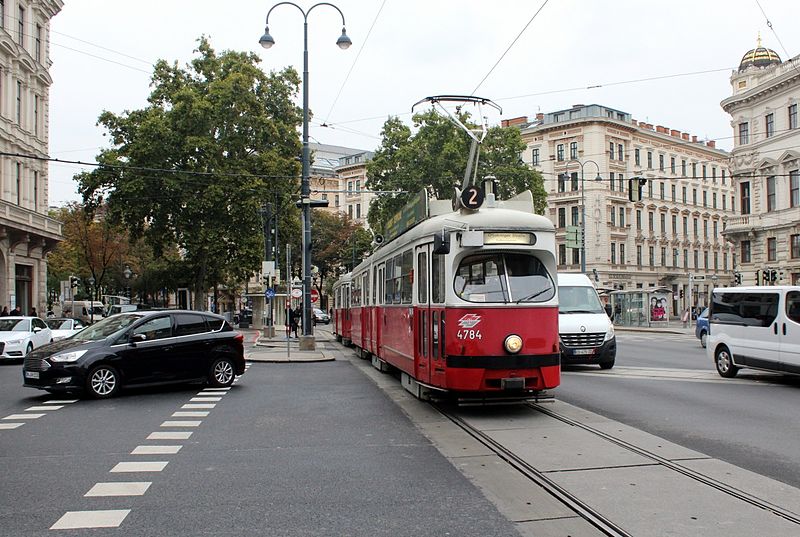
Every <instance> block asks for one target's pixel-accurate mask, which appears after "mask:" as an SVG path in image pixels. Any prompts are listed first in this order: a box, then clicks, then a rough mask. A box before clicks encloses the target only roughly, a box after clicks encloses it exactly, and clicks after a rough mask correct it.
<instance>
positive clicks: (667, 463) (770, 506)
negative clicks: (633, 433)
mask: <svg viewBox="0 0 800 537" xmlns="http://www.w3.org/2000/svg"><path fill="white" fill-rule="evenodd" d="M525 405H526V406H527V407H528V408H531V409H532V410H535V411H536V412H540V413H542V414H545V415H546V416H549V417H551V418H553V419H556V420H559V421H561V422H563V423H566V424H568V425H571V426H573V427H579V428H581V429H583V430H584V431H586V432H589V433H591V434H593V435H595V436H598V437H600V438H602V439H604V440H606V441H607V442H611V443H613V444H615V445H617V446H619V447H621V448H623V449H626V450H628V451H631V452H633V453H636V454H637V455H639V456H641V457H644V458H646V459H650V460H652V461H653V462H655V463H656V464H658V465H660V466H663V467H664V468H667V469H669V470H672V471H673V472H677V473H680V474H682V475H684V476H686V477H688V478H690V479H693V480H695V481H697V482H699V483H702V484H703V485H706V486H709V487H711V488H714V489H716V490H718V491H720V492H723V493H725V494H727V495H729V496H732V497H734V498H736V499H738V500H740V501H743V502H746V503H748V504H750V505H752V506H754V507H758V508H760V509H763V510H765V511H768V512H770V513H772V514H773V515H775V516H778V517H781V518H783V519H785V520H787V521H789V522H792V523H794V524H797V525H799V526H800V514H798V513H795V512H793V511H789V510H788V509H784V508H783V507H780V506H779V505H775V504H774V503H771V502H769V501H767V500H764V499H763V498H759V497H758V496H754V495H753V494H750V493H748V492H745V491H743V490H741V489H738V488H736V487H733V486H731V485H728V484H726V483H723V482H721V481H719V480H717V479H714V478H712V477H710V476H707V475H705V474H702V473H700V472H698V471H696V470H692V469H691V468H687V467H686V466H683V465H681V464H679V463H676V462H674V461H671V460H669V459H666V458H664V457H662V456H660V455H658V454H656V453H653V452H652V451H648V450H646V449H644V448H641V447H639V446H636V445H635V444H632V443H630V442H628V441H625V440H622V439H620V438H617V437H615V436H614V435H611V434H608V433H606V432H604V431H601V430H599V429H596V428H594V427H591V426H590V425H586V424H585V423H581V422H579V421H577V420H574V419H572V418H569V417H567V416H564V415H562V414H559V413H558V412H554V411H553V410H552V409H549V408H545V407H543V406H541V405H538V404H536V403H525Z"/></svg>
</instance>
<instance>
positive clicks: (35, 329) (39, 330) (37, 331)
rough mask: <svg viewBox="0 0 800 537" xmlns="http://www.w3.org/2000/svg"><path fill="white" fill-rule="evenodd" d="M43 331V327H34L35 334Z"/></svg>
mask: <svg viewBox="0 0 800 537" xmlns="http://www.w3.org/2000/svg"><path fill="white" fill-rule="evenodd" d="M41 331H42V329H41V328H39V327H38V326H34V327H33V333H34V334H38V333H39V332H41Z"/></svg>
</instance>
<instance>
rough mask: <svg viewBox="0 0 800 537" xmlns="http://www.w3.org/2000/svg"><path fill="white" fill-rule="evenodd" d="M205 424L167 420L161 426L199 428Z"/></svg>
mask: <svg viewBox="0 0 800 537" xmlns="http://www.w3.org/2000/svg"><path fill="white" fill-rule="evenodd" d="M201 423H203V422H202V421H200V420H188V421H181V420H167V421H165V422H164V423H162V424H161V426H162V427H199V426H200V424H201Z"/></svg>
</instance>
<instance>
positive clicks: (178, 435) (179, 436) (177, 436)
mask: <svg viewBox="0 0 800 537" xmlns="http://www.w3.org/2000/svg"><path fill="white" fill-rule="evenodd" d="M190 436H192V433H191V432H187V433H184V432H183V431H161V432H155V433H150V434H149V435H148V436H147V440H189V437H190Z"/></svg>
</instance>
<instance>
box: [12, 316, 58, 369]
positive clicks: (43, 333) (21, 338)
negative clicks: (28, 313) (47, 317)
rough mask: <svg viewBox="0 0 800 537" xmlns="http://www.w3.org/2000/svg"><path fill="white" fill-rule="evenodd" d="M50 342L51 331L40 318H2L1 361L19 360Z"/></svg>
mask: <svg viewBox="0 0 800 537" xmlns="http://www.w3.org/2000/svg"><path fill="white" fill-rule="evenodd" d="M50 341H52V337H51V335H50V329H49V328H48V327H47V325H46V324H44V321H43V320H41V319H40V318H38V317H0V359H2V358H5V359H7V360H19V359H20V358H24V357H25V356H26V355H27V354H28V353H29V352H31V351H32V350H33V349H37V348H39V347H41V346H42V345H46V344H48V343H50Z"/></svg>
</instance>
